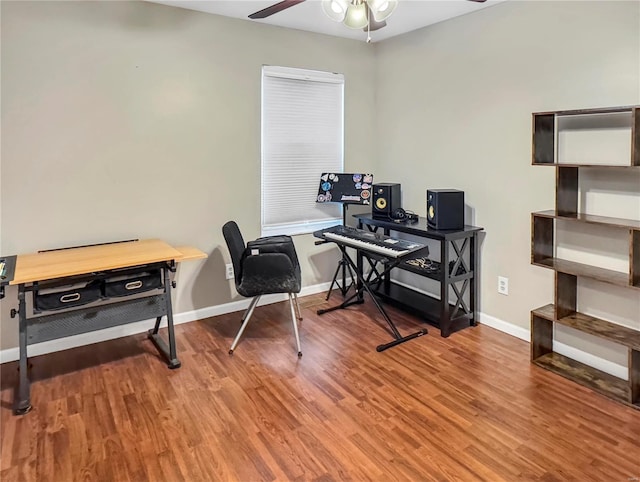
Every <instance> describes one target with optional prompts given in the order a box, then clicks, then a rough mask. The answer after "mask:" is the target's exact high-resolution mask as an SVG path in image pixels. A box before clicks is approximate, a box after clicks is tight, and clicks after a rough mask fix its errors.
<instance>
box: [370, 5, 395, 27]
mask: <svg viewBox="0 0 640 482" xmlns="http://www.w3.org/2000/svg"><path fill="white" fill-rule="evenodd" d="M367 4H368V5H369V8H370V9H371V13H373V18H375V19H376V21H377V22H382V21H383V20H385V19H387V18H389V16H390V15H391V14H392V13H393V11H394V10H395V9H396V7H397V6H398V0H367Z"/></svg>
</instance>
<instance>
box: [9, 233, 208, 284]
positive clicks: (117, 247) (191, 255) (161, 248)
mask: <svg viewBox="0 0 640 482" xmlns="http://www.w3.org/2000/svg"><path fill="white" fill-rule="evenodd" d="M206 257H207V255H206V254H205V253H203V252H202V251H200V250H198V249H196V248H192V247H188V246H184V247H181V248H179V249H176V248H173V247H171V246H170V245H168V244H167V243H165V242H164V241H161V240H159V239H145V240H140V241H127V242H124V243H111V244H102V245H97V246H86V247H82V248H69V249H60V250H55V251H47V252H43V253H33V254H21V255H18V258H17V260H16V269H15V274H14V277H13V280H12V281H11V282H10V283H9V284H11V285H18V284H22V283H32V282H34V281H45V280H51V279H57V278H64V277H67V276H75V275H81V274H87V273H93V272H97V271H105V270H110V269H118V268H127V267H131V266H140V265H144V264H148V263H157V262H162V261H171V260H175V261H176V262H180V261H186V260H190V259H198V258H206Z"/></svg>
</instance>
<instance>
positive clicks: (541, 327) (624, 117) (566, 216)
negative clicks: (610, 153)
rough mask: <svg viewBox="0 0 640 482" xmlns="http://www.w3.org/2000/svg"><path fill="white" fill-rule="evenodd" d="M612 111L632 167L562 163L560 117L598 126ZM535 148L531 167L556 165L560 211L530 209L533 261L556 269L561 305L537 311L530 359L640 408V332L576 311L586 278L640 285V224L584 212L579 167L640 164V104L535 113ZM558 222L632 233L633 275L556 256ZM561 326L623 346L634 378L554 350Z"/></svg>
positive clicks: (633, 286) (557, 302) (556, 296)
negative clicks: (625, 134) (625, 133)
mask: <svg viewBox="0 0 640 482" xmlns="http://www.w3.org/2000/svg"><path fill="white" fill-rule="evenodd" d="M607 115H611V116H612V117H610V119H611V120H612V124H613V125H614V126H615V127H620V125H621V124H622V125H623V127H624V128H625V129H627V128H628V130H629V132H630V137H631V156H630V160H629V163H628V164H594V163H580V162H571V163H568V162H558V145H557V144H558V129H559V127H558V119H559V118H561V117H564V118H566V117H571V116H594V117H595V116H602V117H598V122H599V123H600V124H599V126H603V125H604V126H606V122H607V119H608V118H607ZM627 123H628V125H627ZM604 128H605V129H606V127H604ZM532 147H533V156H532V165H535V166H555V168H556V195H555V201H556V208H555V209H554V210H547V211H540V212H535V213H532V214H531V264H533V265H535V266H541V267H544V268H548V269H552V270H554V271H555V280H554V281H555V283H554V285H555V286H554V288H555V290H554V291H555V292H554V300H555V302H554V303H553V304H548V305H545V306H542V307H540V308H537V309H535V310H533V311H532V312H531V361H532V362H533V363H534V364H536V365H538V366H540V367H542V368H545V369H547V370H550V371H552V372H554V373H557V374H559V375H561V376H564V377H565V378H568V379H570V380H572V381H574V382H576V383H579V384H581V385H584V386H586V387H589V388H591V389H592V390H595V391H597V392H598V393H601V394H603V395H605V396H607V397H609V398H611V399H614V400H617V401H619V402H622V403H625V404H627V405H630V406H632V407H634V408H636V409H640V331H638V330H634V329H632V328H628V327H625V326H622V325H619V324H617V323H612V322H610V321H607V320H604V319H601V318H596V317H593V316H590V315H587V314H584V313H580V312H578V311H577V298H578V296H577V292H578V278H579V277H581V278H589V279H594V280H597V281H600V282H604V283H608V284H612V285H616V286H621V287H624V288H631V289H640V221H638V220H632V219H623V218H615V217H607V216H596V215H592V214H588V213H582V212H579V211H578V200H579V194H580V190H579V184H578V176H579V170H580V169H584V168H589V169H591V168H598V169H600V168H606V169H621V168H624V169H634V168H638V167H640V106H625V107H611V108H601V109H581V110H570V111H556V112H540V113H534V114H533V140H532ZM558 222H562V223H564V222H570V223H572V222H577V223H583V224H585V225H599V226H604V227H607V228H611V229H618V230H626V231H627V232H628V233H629V270H628V272H627V273H623V272H619V271H614V270H610V269H605V268H600V267H597V266H591V265H588V264H583V263H578V262H574V261H569V260H564V259H560V258H558V257H556V255H555V251H556V249H555V245H556V241H555V232H556V229H557V223H558ZM556 324H558V325H563V326H568V327H570V328H572V329H574V330H578V331H581V332H583V333H588V334H589V335H592V336H595V337H598V338H601V339H603V340H608V341H610V342H613V343H616V344H618V345H620V346H622V347H624V348H625V349H626V350H627V354H628V360H629V362H628V380H624V379H621V378H617V377H614V376H612V375H610V374H608V373H604V372H602V371H600V370H598V369H596V368H594V367H591V366H588V365H585V364H584V363H580V362H578V361H576V360H572V359H571V358H568V357H566V356H563V355H560V354H559V353H555V352H554V351H553V334H554V325H556Z"/></svg>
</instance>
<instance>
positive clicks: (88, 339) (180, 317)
mask: <svg viewBox="0 0 640 482" xmlns="http://www.w3.org/2000/svg"><path fill="white" fill-rule="evenodd" d="M329 284H330V283H321V284H317V285H313V286H306V287H304V288H302V291H301V292H300V293H299V296H307V295H312V294H315V293H321V292H323V291H327V290H328V289H329ZM286 299H287V296H286V295H285V294H273V295H265V296H263V297H262V298H260V302H259V303H258V305H259V306H263V305H269V304H271V303H277V302H278V301H284V300H286ZM250 301H251V300H250V299H249V298H245V299H242V300H239V301H232V302H230V303H224V304H222V305H216V306H208V307H206V308H201V309H198V310H193V311H186V312H184V313H178V314H175V315H174V316H173V324H174V325H179V324H181V323H189V322H190V321H196V320H202V319H204V318H210V317H212V316H218V315H223V314H226V313H233V312H234V311H241V310H246V309H247V307H248V306H249V302H250ZM154 322H155V320H153V319H150V320H143V321H137V322H135V323H128V324H126V325H120V326H114V327H112V328H106V329H104V330H97V331H92V332H89V333H82V334H80V335H74V336H67V337H65V338H59V339H57V340H51V341H45V342H43V343H35V344H33V345H29V350H28V353H29V356H30V357H32V356H39V355H45V354H47V353H53V352H56V351H62V350H68V349H69V348H76V347H78V346H84V345H91V344H93V343H99V342H101V341H107V340H114V339H116V338H122V337H123V336H130V335H137V334H138V333H145V332H146V331H147V330H149V328H152V327H153V324H154ZM162 326H166V318H165V319H163V323H162ZM19 357H20V351H19V349H18V347H15V348H7V349H5V350H0V363H6V362H11V361H15V360H17V359H18V358H19Z"/></svg>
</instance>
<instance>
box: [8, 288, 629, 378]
mask: <svg viewBox="0 0 640 482" xmlns="http://www.w3.org/2000/svg"><path fill="white" fill-rule="evenodd" d="M400 284H403V283H400ZM329 285H330V283H321V284H317V285H313V286H307V287H304V288H302V291H301V292H300V296H308V295H312V294H315V293H321V292H323V291H326V290H328V289H329ZM403 285H404V284H403ZM405 286H407V285H405ZM412 288H413V289H415V288H414V287H412ZM286 299H287V297H286V295H284V294H277V295H267V296H263V297H262V298H261V299H260V303H259V305H260V306H262V305H268V304H271V303H277V302H279V301H284V300H286ZM249 302H250V300H249V299H248V298H246V299H242V300H239V301H232V302H230V303H224V304H222V305H216V306H209V307H206V308H201V309H198V310H193V311H186V312H184V313H178V314H176V315H174V317H173V322H174V324H175V325H179V324H181V323H189V322H191V321H196V320H202V319H204V318H210V317H213V316H218V315H223V314H226V313H233V312H234V311H241V310H245V309H247V307H248V306H249ZM153 322H154V320H145V321H138V322H136V323H129V324H126V325H121V326H114V327H113V328H107V329H104V330H98V331H92V332H89V333H83V334H81V335H74V336H68V337H65V338H60V339H57V340H51V341H46V342H43V343H36V344H34V345H29V356H30V357H32V356H38V355H45V354H47V353H53V352H56V351H62V350H68V349H69V348H75V347H78V346H84V345H91V344H92V343H99V342H101V341H107V340H113V339H116V338H122V337H123V336H130V335H137V334H138V333H144V332H146V331H147V330H148V329H149V327H150V325H153ZM478 322H479V323H481V324H483V325H487V326H490V327H491V328H495V329H496V330H498V331H501V332H503V333H506V334H508V335H511V336H515V337H516V338H519V339H521V340H524V341H526V342H529V341H530V339H531V334H530V331H529V330H528V329H526V328H522V327H520V326H516V325H514V324H512V323H508V322H506V321H504V320H501V319H499V318H496V317H494V316H491V315H487V314H486V313H482V312H480V313H478ZM165 324H166V321H164V322H163V325H165ZM553 349H554V351H555V352H557V353H559V354H561V355H564V356H566V357H569V358H571V359H573V360H576V361H579V362H581V363H584V364H585V365H589V366H592V367H594V368H597V369H598V370H601V371H603V372H605V373H608V374H610V375H613V376H615V377H618V378H621V379H623V380H627V379H628V369H627V367H625V366H623V365H618V364H617V363H613V362H611V361H609V360H605V359H604V358H600V357H597V356H594V355H591V354H590V353H587V352H584V351H582V350H578V349H577V348H573V347H571V346H568V345H565V344H563V343H558V342H556V341H554V342H553ZM18 358H19V350H18V347H15V348H7V349H5V350H0V363H6V362H10V361H15V360H17V359H18Z"/></svg>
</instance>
